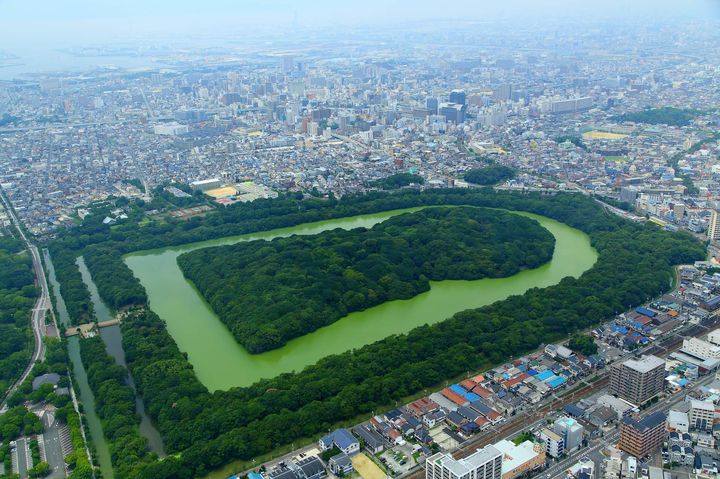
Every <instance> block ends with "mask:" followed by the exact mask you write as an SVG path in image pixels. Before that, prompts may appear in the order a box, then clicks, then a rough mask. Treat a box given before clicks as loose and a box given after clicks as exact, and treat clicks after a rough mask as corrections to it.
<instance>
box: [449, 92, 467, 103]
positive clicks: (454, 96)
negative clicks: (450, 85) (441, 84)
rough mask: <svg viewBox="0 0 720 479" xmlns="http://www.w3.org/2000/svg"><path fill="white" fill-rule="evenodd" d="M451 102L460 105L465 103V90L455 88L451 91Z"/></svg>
mask: <svg viewBox="0 0 720 479" xmlns="http://www.w3.org/2000/svg"><path fill="white" fill-rule="evenodd" d="M450 103H457V104H458V105H464V104H465V91H464V90H453V91H451V92H450Z"/></svg>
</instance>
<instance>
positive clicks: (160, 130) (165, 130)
mask: <svg viewBox="0 0 720 479" xmlns="http://www.w3.org/2000/svg"><path fill="white" fill-rule="evenodd" d="M188 131H189V129H188V126H187V125H181V124H180V123H177V122H170V123H159V124H157V125H154V126H153V133H155V134H156V135H161V136H178V135H184V134H185V133H187V132H188Z"/></svg>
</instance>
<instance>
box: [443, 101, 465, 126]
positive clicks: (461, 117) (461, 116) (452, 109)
mask: <svg viewBox="0 0 720 479" xmlns="http://www.w3.org/2000/svg"><path fill="white" fill-rule="evenodd" d="M440 115H442V116H444V117H445V120H446V121H449V122H451V123H463V122H464V121H465V105H460V104H457V103H441V104H440Z"/></svg>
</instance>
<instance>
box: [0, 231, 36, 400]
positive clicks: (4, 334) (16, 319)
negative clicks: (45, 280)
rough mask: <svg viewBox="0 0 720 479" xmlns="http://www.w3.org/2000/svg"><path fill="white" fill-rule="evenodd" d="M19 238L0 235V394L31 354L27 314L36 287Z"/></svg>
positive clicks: (31, 306)
mask: <svg viewBox="0 0 720 479" xmlns="http://www.w3.org/2000/svg"><path fill="white" fill-rule="evenodd" d="M24 248H25V245H24V243H23V242H22V241H20V240H17V239H14V238H11V237H1V238H0V397H2V396H4V395H5V391H6V390H7V389H8V388H9V387H10V386H11V385H12V383H13V382H14V381H16V380H17V378H18V377H19V376H20V373H21V372H22V371H23V369H25V366H26V365H27V363H28V361H29V360H30V355H31V354H32V337H33V336H32V331H31V329H30V317H31V310H32V308H33V304H34V302H35V298H36V297H37V288H36V287H35V274H34V273H33V269H32V259H31V258H30V255H29V254H28V253H27V252H23V250H24Z"/></svg>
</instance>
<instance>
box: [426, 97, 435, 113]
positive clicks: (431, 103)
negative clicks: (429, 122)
mask: <svg viewBox="0 0 720 479" xmlns="http://www.w3.org/2000/svg"><path fill="white" fill-rule="evenodd" d="M425 108H427V109H428V110H430V114H431V115H437V112H438V99H437V98H433V97H431V96H429V97H427V98H425Z"/></svg>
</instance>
